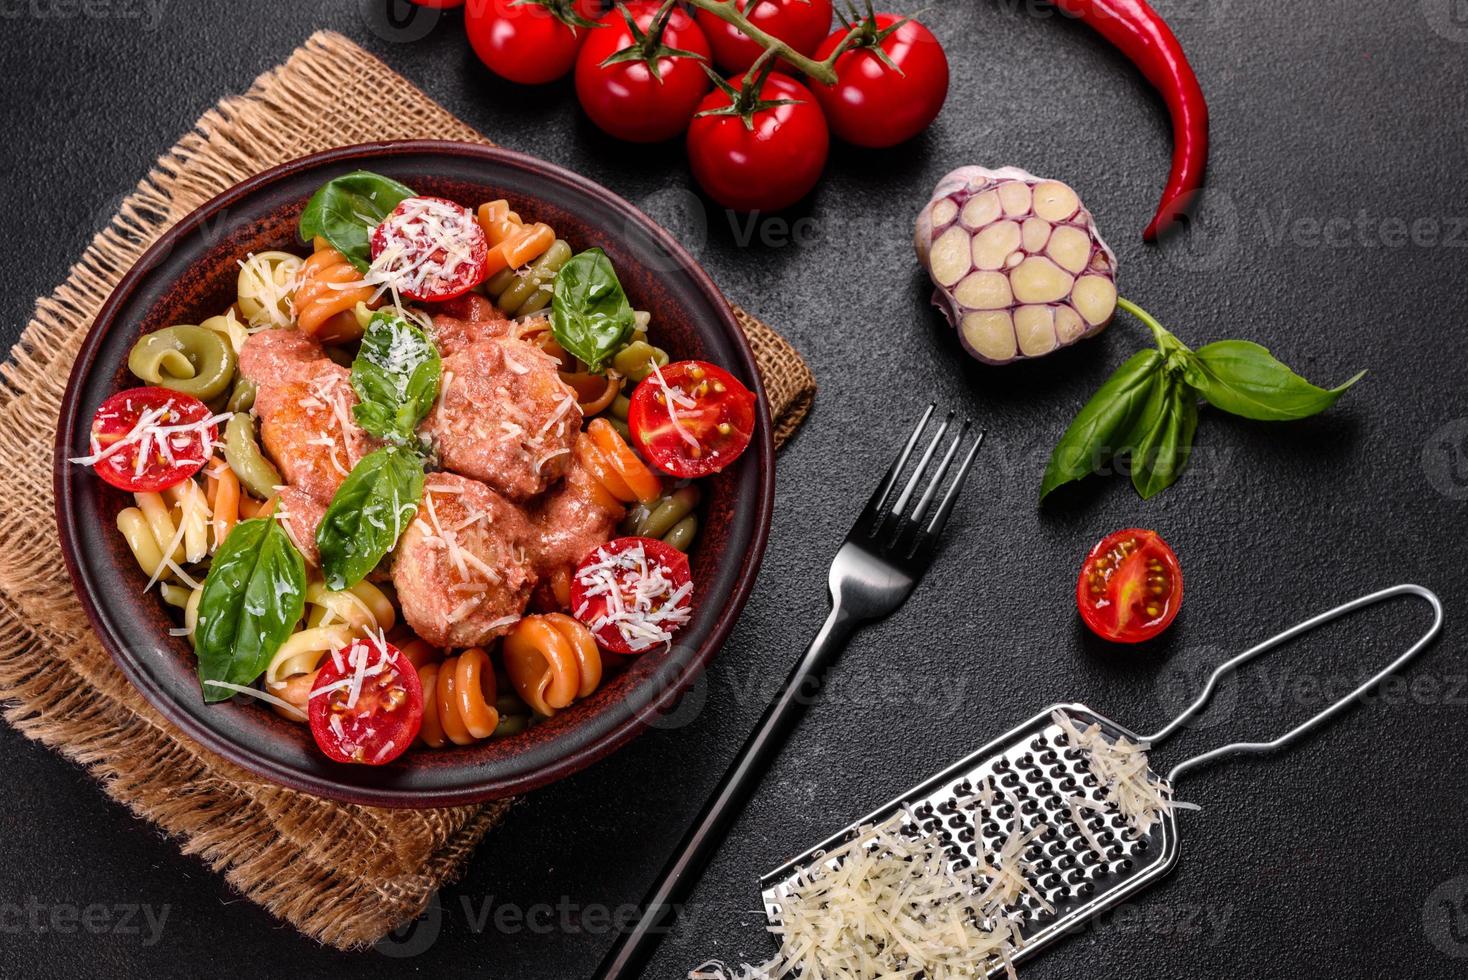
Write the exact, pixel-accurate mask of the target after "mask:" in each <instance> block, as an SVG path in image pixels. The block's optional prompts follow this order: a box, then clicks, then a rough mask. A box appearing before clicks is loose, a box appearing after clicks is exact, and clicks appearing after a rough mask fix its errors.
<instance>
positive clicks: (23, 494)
mask: <svg viewBox="0 0 1468 980" xmlns="http://www.w3.org/2000/svg"><path fill="white" fill-rule="evenodd" d="M423 137H434V138H439V139H458V140H471V141H477V142H488V140H485V138H484V137H483V136H481V135H480V134H479V133H476V132H475V131H474V130H473V129H471V128H469V127H468V126H467V125H465V124H464V123H463V122H461V121H460V120H458V119H456V118H454V117H453V116H452V115H450V114H449V113H448V112H447V111H446V110H444V109H443V108H442V107H441V106H438V105H436V104H435V103H434V102H432V101H431V100H430V99H429V98H428V97H427V96H425V95H424V94H423V93H422V92H420V91H419V90H418V89H416V88H414V87H413V86H412V85H410V84H409V83H408V82H407V81H406V80H404V79H403V78H402V77H401V76H399V75H397V74H396V73H395V72H393V71H392V70H391V69H389V68H388V67H387V66H386V65H384V64H382V63H381V62H380V61H378V60H377V59H376V58H373V57H372V56H371V55H369V54H367V53H366V52H365V51H363V50H362V49H361V48H359V47H357V46H356V45H354V44H352V43H351V42H350V41H348V40H346V39H345V38H343V37H341V36H340V35H337V34H332V33H319V34H316V35H315V36H313V37H312V38H311V39H310V40H309V41H307V42H306V44H305V46H304V47H302V48H300V49H298V50H297V51H296V52H295V53H294V54H292V55H291V57H290V59H289V60H288V61H287V62H286V63H285V64H284V65H282V66H280V67H279V68H276V69H274V70H272V71H269V72H267V73H265V74H264V75H261V76H260V78H258V79H257V80H256V81H255V84H254V85H253V86H252V87H251V89H250V91H249V92H248V93H247V94H246V95H244V96H242V97H237V98H230V99H226V100H225V101H223V102H221V103H220V104H219V105H218V106H217V107H216V108H214V109H213V110H211V111H210V112H208V113H206V114H205V115H204V117H203V118H202V119H200V120H199V122H198V124H197V125H196V127H195V128H194V130H193V131H192V132H190V133H189V134H188V135H187V136H185V137H184V138H183V139H182V140H181V141H179V143H178V144H177V145H176V146H174V147H173V149H171V150H169V151H168V153H166V154H164V156H163V157H162V158H161V159H159V161H158V163H157V165H156V166H155V167H154V169H153V172H152V173H150V174H149V175H148V177H147V179H146V180H144V181H143V182H142V183H141V184H139V185H138V188H137V190H136V191H135V192H134V193H133V194H132V195H131V196H130V197H128V198H127V200H126V201H124V202H123V204H122V207H121V209H120V210H119V211H118V213H117V215H116V217H115V218H114V219H113V220H112V222H111V223H110V225H109V226H108V227H107V229H106V230H105V231H103V232H102V233H101V234H100V235H98V236H97V237H96V238H95V239H94V240H93V241H92V244H91V245H90V247H88V249H87V251H86V253H85V254H84V255H83V256H82V258H81V261H80V262H78V263H77V264H76V265H75V266H74V267H73V268H72V270H71V273H70V275H69V276H68V277H67V280H66V282H65V283H63V284H62V285H61V286H60V287H58V288H57V290H56V291H55V292H54V293H52V294H51V295H50V296H49V297H46V298H45V299H42V300H40V301H38V303H37V305H36V313H35V317H34V318H33V319H32V320H31V322H30V324H29V326H27V328H26V330H25V333H24V334H23V335H22V337H21V340H20V343H19V344H17V345H16V347H15V348H14V349H13V350H12V351H11V357H10V359H9V360H8V361H7V362H6V363H5V364H4V365H3V366H0V500H3V501H5V503H4V506H3V509H0V540H3V541H5V542H6V546H5V547H4V548H3V549H0V699H4V700H5V702H6V704H7V707H6V709H5V717H6V719H7V720H8V721H9V722H10V723H11V724H12V725H14V726H15V727H16V728H17V729H19V730H20V731H21V732H23V733H24V734H26V735H27V736H29V737H31V738H34V739H36V740H38V741H41V742H43V743H45V744H47V745H50V746H53V747H54V748H56V749H58V750H59V751H61V752H62V753H63V754H65V755H66V756H67V757H69V758H71V759H74V760H76V761H77V762H79V763H81V764H82V765H84V766H86V767H87V769H88V770H89V771H90V772H91V773H92V774H93V775H94V776H95V777H96V778H97V779H99V780H100V781H101V783H102V785H103V787H104V788H105V789H106V791H107V792H108V794H110V795H111V796H112V797H113V798H115V799H117V800H120V801H121V802H123V803H125V804H127V805H128V806H129V807H131V808H132V810H133V811H134V812H135V813H137V814H138V815H139V816H142V817H145V818H147V819H148V820H151V821H153V822H154V823H156V824H157V825H158V826H160V827H161V828H163V829H164V830H165V831H166V832H168V833H169V834H171V835H173V836H174V837H175V838H176V839H177V840H178V841H179V842H180V844H181V845H182V848H183V851H184V853H186V854H197V855H199V856H200V857H201V858H202V859H203V860H204V861H206V862H208V863H209V864H210V865H211V866H212V867H214V868H216V869H218V870H220V871H223V872H224V873H225V875H226V876H227V878H228V880H229V881H230V883H231V884H232V885H234V887H235V888H237V889H239V891H240V892H242V893H243V894H244V895H245V896H246V897H248V898H249V899H251V900H252V901H255V902H257V903H259V904H260V905H262V906H264V907H265V908H267V909H269V910H270V911H271V912H272V913H274V914H275V915H277V916H279V917H280V918H282V919H284V920H285V921H287V922H289V923H290V924H291V925H293V926H295V927H296V928H297V929H299V930H300V931H301V932H303V933H305V934H307V935H309V936H313V937H315V938H317V939H319V940H320V941H322V942H324V943H329V944H330V945H333V946H338V947H342V948H347V947H353V946H360V945H363V944H367V943H370V942H372V941H373V940H375V939H377V938H378V937H380V936H382V935H383V934H384V933H386V932H388V931H389V930H391V929H393V928H394V927H395V926H397V925H398V924H400V923H402V922H404V921H406V920H408V919H411V918H412V917H414V916H416V915H417V914H418V913H419V912H420V911H421V910H422V908H423V907H424V905H425V903H426V902H427V900H428V897H429V896H430V895H431V894H432V892H433V891H434V890H435V889H436V888H438V887H439V886H440V885H442V884H443V883H444V882H446V881H448V880H450V879H452V878H453V877H454V876H455V875H457V874H458V873H459V871H460V870H461V869H462V867H463V865H464V863H465V861H466V860H467V858H468V856H469V854H470V852H471V851H472V850H473V849H474V847H475V845H476V844H478V843H479V841H480V839H481V838H482V837H483V836H484V834H485V832H486V831H488V830H489V829H490V828H491V827H492V826H494V825H495V823H496V822H498V821H499V820H500V819H501V817H502V816H503V815H504V813H505V811H506V809H507V807H508V806H509V804H508V802H505V801H501V802H497V803H492V804H487V805H484V806H469V807H453V808H446V809H436V810H416V811H406V810H384V809H376V808H370V807H359V806H349V805H343V804H338V803H332V802H328V801H324V800H321V799H317V798H315V797H312V796H307V795H303V794H300V793H296V792H293V791H291V790H287V789H282V788H280V787H277V786H274V785H272V784H270V783H267V782H264V781H262V780H261V779H259V778H258V777H256V776H253V775H251V774H250V773H248V772H246V771H244V770H243V769H240V768H239V767H237V766H234V765H232V764H230V763H229V762H226V761H225V760H223V759H221V758H219V757H217V756H215V755H213V754H211V753H210V752H208V751H207V750H205V749H203V748H202V747H200V746H199V745H197V744H195V743H193V742H192V741H190V740H189V739H187V738H186V737H185V736H183V735H182V734H180V733H179V732H177V731H176V730H175V729H174V728H173V727H172V726H171V725H170V724H169V723H168V722H167V721H165V720H164V719H163V718H162V716H160V715H159V714H158V713H157V712H156V711H154V710H153V708H152V707H151V706H150V705H148V703H147V702H145V701H144V700H143V699H142V698H141V697H140V696H139V695H138V694H137V693H136V692H134V691H133V689H132V688H131V687H130V686H129V685H128V683H127V681H126V680H124V679H123V676H122V674H121V673H120V672H119V671H118V670H117V669H116V668H115V666H114V665H113V663H112V661H111V659H110V658H109V657H108V656H107V654H106V653H105V652H104V651H103V650H102V648H101V646H100V644H99V643H98V642H97V640H96V638H95V637H94V636H93V635H92V634H91V632H90V631H89V630H88V629H87V627H86V617H85V616H84V615H83V614H82V611H81V607H80V605H79V604H78V602H77V600H76V597H75V595H74V594H73V593H72V590H71V584H70V582H69V581H68V580H67V577H66V573H65V570H64V568H63V567H62V563H61V560H60V556H59V554H58V544H57V538H56V525H55V521H54V518H53V514H52V493H51V477H52V470H51V468H50V467H49V466H45V465H42V464H41V461H42V460H49V459H51V448H52V439H53V436H54V432H55V428H56V419H57V413H58V408H59V404H60V401H61V394H62V388H63V386H64V385H65V382H66V377H67V373H68V371H69V369H70V367H71V364H72V361H73V360H74V359H75V357H76V352H77V349H78V347H79V346H80V343H81V340H82V337H83V336H84V335H85V333H86V332H87V330H88V328H89V327H90V326H91V324H92V320H93V318H94V317H95V316H96V314H97V311H98V310H99V309H100V307H101V305H102V303H103V301H104V300H105V299H106V297H107V294H108V293H109V292H110V291H111V290H112V288H113V287H114V286H115V285H116V283H117V281H118V280H119V279H120V278H121V277H122V275H123V274H124V273H125V272H126V271H127V269H128V267H129V266H130V265H131V264H132V263H133V262H134V261H135V260H136V258H137V257H138V256H139V255H140V254H141V253H142V252H143V251H144V249H146V248H147V247H148V246H149V245H150V244H151V243H152V242H153V241H154V240H155V239H156V238H157V237H158V236H159V235H161V234H162V233H163V232H164V231H165V230H166V229H167V228H168V227H169V226H170V225H172V224H173V223H174V222H176V221H177V220H178V219H180V218H182V217H183V216H184V215H186V214H188V213H189V212H190V211H192V210H193V209H194V208H196V207H197V206H199V205H200V204H202V203H204V202H205V201H207V200H208V199H209V198H211V197H213V196H214V195H216V194H218V193H219V192H221V191H223V190H225V189H226V188H228V187H230V186H231V185H233V184H236V183H238V182H239V181H242V180H244V179H245V178H247V177H249V176H251V175H253V174H256V173H259V172H260V171H262V170H265V169H267V168H269V167H271V166H274V165H275V164H278V163H281V162H283V161H285V160H288V159H291V158H294V157H299V156H302V155H304V154H306V153H311V152H315V151H317V150H323V149H326V148H328V147H333V146H341V145H345V144H349V143H360V142H368V141H373V140H386V139H409V138H423ZM734 312H735V313H736V315H737V316H738V319H739V322H740V323H741V325H742V326H743V327H744V329H745V331H746V333H747V334H748V335H749V339H750V342H751V344H752V345H753V347H754V350H755V353H756V355H757V356H758V359H759V365H760V370H761V373H762V375H763V378H764V381H765V386H766V389H767V391H768V392H769V398H770V403H771V407H772V410H773V413H774V417H775V418H776V420H777V427H776V429H777V432H776V439H777V441H782V440H783V439H784V438H785V437H787V436H788V435H789V434H790V433H791V432H792V431H793V430H794V429H795V427H796V426H797V425H799V424H800V421H801V419H802V418H803V417H804V415H805V413H806V411H807V409H808V408H809V405H810V400H811V398H812V396H813V395H814V392H815V383H814V379H813V378H812V377H811V374H810V371H809V369H808V368H807V367H806V365H805V363H804V362H803V361H802V360H801V359H800V356H799V355H798V354H796V352H795V351H794V349H792V348H791V347H790V345H789V344H787V343H786V342H785V341H784V340H783V339H782V338H781V337H780V336H779V335H778V334H776V333H775V332H774V331H773V330H771V329H770V328H769V327H768V326H766V325H765V324H763V323H761V322H760V321H759V320H756V319H754V318H753V317H751V316H750V315H749V314H747V313H745V312H744V311H743V310H740V309H738V308H735V311H734ZM328 827H329V828H331V832H330V833H323V832H322V830H323V829H324V828H328Z"/></svg>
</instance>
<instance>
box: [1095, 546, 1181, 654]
mask: <svg viewBox="0 0 1468 980" xmlns="http://www.w3.org/2000/svg"><path fill="white" fill-rule="evenodd" d="M1182 604H1183V570H1182V566H1181V565H1179V564H1178V562H1177V555H1176V554H1175V553H1174V552H1173V550H1172V549H1171V548H1170V547H1168V545H1167V542H1166V541H1163V540H1162V536H1161V535H1159V534H1158V533H1157V532H1156V531H1146V530H1143V529H1141V528H1135V527H1129V528H1126V529H1125V530H1121V531H1115V532H1113V533H1111V534H1108V535H1107V536H1106V537H1104V538H1102V539H1101V540H1100V541H1098V542H1097V543H1096V547H1094V548H1092V549H1091V553H1090V554H1088V555H1087V556H1086V561H1085V563H1084V564H1083V565H1081V576H1080V579H1079V580H1078V581H1077V582H1076V606H1077V608H1079V609H1080V612H1081V619H1082V620H1084V621H1085V624H1086V625H1087V626H1089V627H1090V628H1091V632H1093V633H1095V634H1096V635H1097V636H1099V637H1101V638H1102V639H1103V640H1111V641H1112V642H1114V643H1141V642H1142V641H1143V640H1150V639H1152V637H1154V636H1156V635H1157V634H1158V633H1161V632H1162V631H1163V630H1165V629H1167V627H1168V626H1169V625H1171V624H1172V621H1173V620H1174V619H1176V618H1177V611H1178V610H1179V609H1181V608H1182Z"/></svg>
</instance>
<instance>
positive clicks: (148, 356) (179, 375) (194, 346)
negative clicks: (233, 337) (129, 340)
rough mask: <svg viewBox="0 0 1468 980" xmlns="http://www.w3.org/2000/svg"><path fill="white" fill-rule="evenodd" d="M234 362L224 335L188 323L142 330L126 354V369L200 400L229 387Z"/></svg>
mask: <svg viewBox="0 0 1468 980" xmlns="http://www.w3.org/2000/svg"><path fill="white" fill-rule="evenodd" d="M235 364H236V361H235V352H234V348H233V347H232V346H230V343H229V340H228V338H226V337H225V336H224V335H223V334H220V333H217V332H215V331H213V330H207V329H205V328H204V327H196V326H194V325H192V324H188V323H180V324H175V325H174V326H171V327H164V328H163V329H162V330H155V331H153V332H152V333H148V334H144V335H143V336H142V337H140V338H138V342H137V343H135V344H133V346H132V350H131V351H129V352H128V355H127V367H128V370H129V371H131V372H132V373H133V374H135V375H137V376H138V377H140V378H142V379H143V380H144V381H146V382H148V383H149V384H152V385H159V386H160V387H163V388H168V389H169V390H171V391H178V392H182V393H183V394H185V395H193V396H194V397H195V398H197V399H199V400H200V401H204V402H208V401H213V400H214V399H216V398H218V397H219V396H220V395H223V394H224V393H225V392H226V391H228V390H229V385H230V382H232V381H233V380H234V372H235Z"/></svg>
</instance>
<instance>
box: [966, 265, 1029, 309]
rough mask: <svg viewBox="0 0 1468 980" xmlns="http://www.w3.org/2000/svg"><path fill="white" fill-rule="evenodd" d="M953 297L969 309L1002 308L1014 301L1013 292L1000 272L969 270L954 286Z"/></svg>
mask: <svg viewBox="0 0 1468 980" xmlns="http://www.w3.org/2000/svg"><path fill="white" fill-rule="evenodd" d="M953 298H954V299H956V300H958V302H959V303H960V304H961V305H962V306H964V307H965V308H967V309H970V310H1002V309H1007V308H1008V307H1009V306H1010V304H1012V303H1013V302H1014V293H1013V292H1011V291H1010V288H1009V277H1008V276H1006V275H1005V274H1004V273H1002V272H971V273H969V274H968V275H967V276H965V277H964V279H963V281H962V282H960V283H959V284H958V285H957V286H955V287H954V289H953Z"/></svg>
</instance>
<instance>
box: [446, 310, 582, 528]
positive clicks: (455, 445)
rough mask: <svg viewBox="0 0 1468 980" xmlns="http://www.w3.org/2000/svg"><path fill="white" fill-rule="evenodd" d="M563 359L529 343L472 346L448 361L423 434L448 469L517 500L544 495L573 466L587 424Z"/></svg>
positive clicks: (487, 342) (496, 342) (493, 342)
mask: <svg viewBox="0 0 1468 980" xmlns="http://www.w3.org/2000/svg"><path fill="white" fill-rule="evenodd" d="M557 367H558V362H557V361H556V359H555V358H553V357H551V356H550V355H549V354H546V353H545V352H544V351H542V350H540V349H539V348H537V347H534V346H532V345H531V344H527V343H526V342H524V341H523V340H515V339H512V338H504V339H499V340H484V341H480V342H479V343H475V344H470V345H469V346H468V347H466V348H464V349H463V350H462V351H460V352H458V353H457V354H451V355H450V356H448V357H446V358H444V359H443V381H442V384H441V386H440V390H439V398H438V402H437V404H435V405H434V408H433V412H432V413H430V414H429V416H428V420H427V421H426V422H425V423H424V426H423V430H422V431H423V432H424V433H425V434H426V435H428V436H429V437H430V438H431V439H432V440H433V442H434V444H435V446H436V447H437V449H438V455H439V461H440V462H441V464H442V465H443V468H444V469H446V470H452V471H453V472H455V473H460V474H463V475H464V476H470V477H473V478H474V479H476V480H482V481H484V482H485V483H487V484H489V485H490V487H492V488H493V489H494V490H496V491H498V492H499V493H502V494H504V495H505V496H506V497H509V498H510V499H512V500H526V499H529V498H530V497H534V496H535V495H537V494H540V493H543V492H544V491H545V490H546V488H548V487H549V486H550V485H551V484H552V483H554V482H555V481H556V480H557V479H559V478H560V477H561V475H562V474H564V473H565V472H566V470H567V468H568V467H569V466H570V464H571V446H572V444H573V443H574V441H575V439H576V433H577V431H578V430H579V429H580V427H581V410H580V408H578V407H577V405H576V393H575V392H574V391H572V390H571V388H570V387H569V386H568V385H567V384H566V383H565V382H563V381H562V380H561V377H560V375H559V374H558V373H557Z"/></svg>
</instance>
